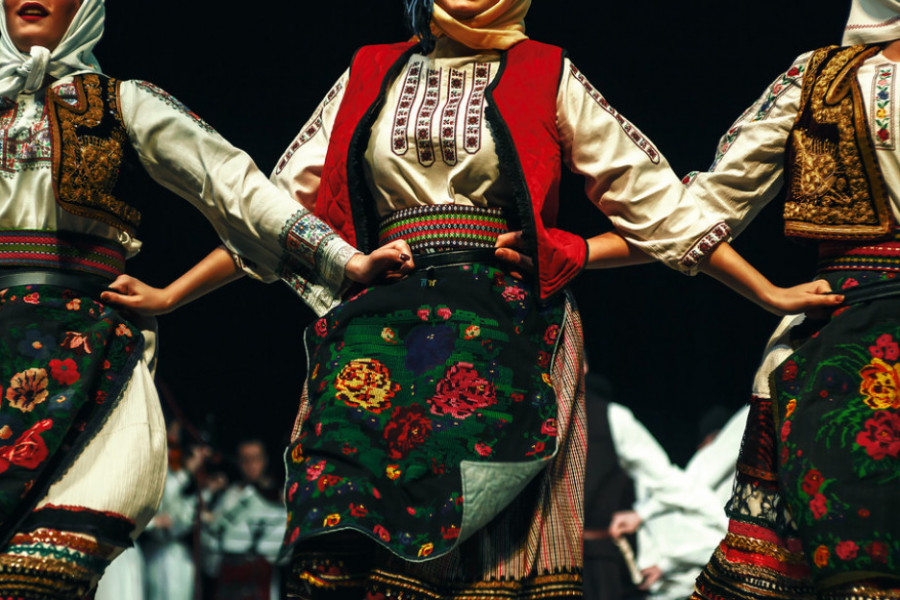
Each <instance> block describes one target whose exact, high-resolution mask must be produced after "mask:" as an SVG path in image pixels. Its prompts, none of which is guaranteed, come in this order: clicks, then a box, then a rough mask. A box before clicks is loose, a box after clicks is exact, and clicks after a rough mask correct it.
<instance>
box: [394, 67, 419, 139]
mask: <svg viewBox="0 0 900 600" xmlns="http://www.w3.org/2000/svg"><path fill="white" fill-rule="evenodd" d="M421 72H422V63H421V62H414V63H412V64H411V65H410V66H409V69H407V71H406V80H405V81H404V82H403V91H402V92H400V100H399V101H398V102H397V110H396V111H394V134H393V143H392V150H393V151H394V154H396V155H397V156H403V155H404V154H406V151H407V150H408V149H409V144H408V138H407V127H408V125H409V113H410V111H412V105H413V101H414V100H415V99H416V92H418V91H419V75H420V73H421Z"/></svg>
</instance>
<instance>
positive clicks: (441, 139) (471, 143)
mask: <svg viewBox="0 0 900 600" xmlns="http://www.w3.org/2000/svg"><path fill="white" fill-rule="evenodd" d="M468 78H471V80H472V85H471V87H470V88H469V87H468V86H467V85H466V79H468ZM490 80H491V65H490V64H489V63H475V64H474V65H472V66H471V67H469V68H464V69H459V70H458V69H452V68H450V69H442V68H437V69H429V68H427V67H426V66H425V63H424V61H417V62H413V63H411V64H410V65H409V67H408V68H407V69H406V74H405V76H404V78H403V84H402V87H401V90H400V95H399V97H398V99H397V105H396V107H395V108H394V120H393V124H392V127H391V151H392V152H393V153H394V154H395V155H397V156H404V155H405V154H406V152H407V151H408V150H409V147H410V145H411V144H413V143H414V144H415V149H416V159H417V161H418V162H419V164H421V165H422V166H424V167H430V166H432V165H433V164H434V162H435V160H436V159H437V156H436V154H437V151H436V149H435V148H436V147H439V148H440V151H441V159H442V160H443V161H444V164H446V165H448V166H451V167H452V166H455V165H456V164H457V163H458V161H459V142H458V140H457V137H458V135H459V120H460V112H464V121H463V131H462V147H463V149H464V150H465V152H466V153H468V154H476V153H477V152H478V151H479V150H481V145H482V138H481V136H482V132H481V130H482V128H483V126H484V104H485V93H486V91H487V87H488V84H489V83H490ZM445 86H446V94H445V95H443V96H442V94H441V90H442V89H443V88H444V87H445ZM467 92H468V98H467V97H466V96H467ZM420 97H421V100H420V101H419V98H420ZM417 103H418V110H417V111H416V112H415V114H413V110H414V107H415V106H416V105H417ZM463 105H465V108H463ZM436 117H438V118H436ZM435 121H438V126H437V127H435ZM411 123H412V124H413V130H412V133H413V135H412V139H411V138H410V124H411Z"/></svg>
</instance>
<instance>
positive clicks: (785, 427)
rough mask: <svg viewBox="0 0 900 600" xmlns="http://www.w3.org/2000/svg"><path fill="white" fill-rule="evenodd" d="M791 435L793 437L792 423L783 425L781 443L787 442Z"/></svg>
mask: <svg viewBox="0 0 900 600" xmlns="http://www.w3.org/2000/svg"><path fill="white" fill-rule="evenodd" d="M789 435H791V422H790V421H785V422H784V423H783V424H782V425H781V441H782V442H786V441H787V439H788V436H789Z"/></svg>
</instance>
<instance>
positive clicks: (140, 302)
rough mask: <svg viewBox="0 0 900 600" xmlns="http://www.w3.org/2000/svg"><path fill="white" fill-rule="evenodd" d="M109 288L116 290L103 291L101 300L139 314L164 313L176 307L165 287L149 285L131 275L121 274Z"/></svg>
mask: <svg viewBox="0 0 900 600" xmlns="http://www.w3.org/2000/svg"><path fill="white" fill-rule="evenodd" d="M109 288H110V289H111V290H114V291H106V292H102V293H101V294H100V300H102V301H103V302H106V303H108V304H115V305H117V306H119V307H121V308H124V309H127V310H130V311H131V312H134V313H137V314H139V315H145V316H154V315H162V314H165V313H167V312H170V311H172V310H174V308H175V305H174V302H173V300H172V298H171V297H170V294H169V293H168V292H167V291H166V290H165V289H160V288H155V287H153V286H150V285H147V284H146V283H144V282H143V281H141V280H140V279H135V278H134V277H131V276H129V275H119V277H118V278H116V280H115V281H113V282H112V283H111V284H109Z"/></svg>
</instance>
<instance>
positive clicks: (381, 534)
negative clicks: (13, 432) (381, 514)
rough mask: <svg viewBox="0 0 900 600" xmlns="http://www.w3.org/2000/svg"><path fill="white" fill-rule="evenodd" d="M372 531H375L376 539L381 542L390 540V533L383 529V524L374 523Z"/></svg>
mask: <svg viewBox="0 0 900 600" xmlns="http://www.w3.org/2000/svg"><path fill="white" fill-rule="evenodd" d="M372 531H373V532H374V533H375V535H377V536H378V539H380V540H381V541H382V542H389V541H391V534H390V533H388V530H387V529H385V528H384V527H383V526H381V525H376V526H375V527H373V528H372Z"/></svg>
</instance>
